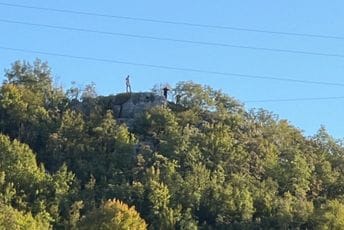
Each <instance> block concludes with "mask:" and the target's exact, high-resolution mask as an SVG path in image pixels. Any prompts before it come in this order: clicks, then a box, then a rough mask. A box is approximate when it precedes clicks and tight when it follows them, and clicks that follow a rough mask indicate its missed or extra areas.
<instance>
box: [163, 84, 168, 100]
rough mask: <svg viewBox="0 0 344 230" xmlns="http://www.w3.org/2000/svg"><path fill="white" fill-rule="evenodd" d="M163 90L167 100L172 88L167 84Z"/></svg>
mask: <svg viewBox="0 0 344 230" xmlns="http://www.w3.org/2000/svg"><path fill="white" fill-rule="evenodd" d="M162 90H163V91H164V97H165V100H167V94H168V91H169V90H170V89H169V88H168V86H165V87H164V88H163V89H162Z"/></svg>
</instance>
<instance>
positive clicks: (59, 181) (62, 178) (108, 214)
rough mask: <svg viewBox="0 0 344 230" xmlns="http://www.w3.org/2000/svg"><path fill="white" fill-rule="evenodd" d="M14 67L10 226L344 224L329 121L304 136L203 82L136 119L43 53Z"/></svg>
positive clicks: (0, 212) (343, 153)
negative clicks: (62, 83)
mask: <svg viewBox="0 0 344 230" xmlns="http://www.w3.org/2000/svg"><path fill="white" fill-rule="evenodd" d="M5 77H6V80H5V81H4V82H3V84H2V86H1V88H0V132H1V134H0V226H1V228H5V229H49V228H53V229H146V228H148V229H163V230H165V229H166V230H168V229H344V221H343V220H344V196H343V195H344V146H343V144H342V143H340V142H339V141H338V140H335V139H333V138H332V137H331V136H330V135H329V134H328V133H327V132H326V130H325V129H324V128H321V129H320V130H319V132H318V133H317V134H316V135H315V136H313V137H305V136H304V135H303V134H302V132H301V131H300V130H298V129H297V128H295V127H293V126H292V125H291V124H289V123H288V122H287V121H286V120H279V119H278V118H277V117H276V116H274V115H273V114H271V113H269V112H267V111H264V110H256V111H247V110H246V109H245V107H244V106H243V105H242V104H240V103H239V102H238V101H236V100H235V99H233V98H231V97H229V96H227V95H225V94H224V93H222V92H221V91H217V90H214V89H211V88H210V87H206V86H201V85H198V84H195V83H192V82H181V83H179V84H177V86H176V87H175V88H174V90H173V92H174V94H175V95H178V96H177V98H178V103H174V102H170V103H167V104H162V105H160V106H155V107H152V108H150V109H149V110H147V111H143V112H142V113H141V114H136V116H135V117H133V118H132V119H129V120H130V121H129V120H128V121H126V120H123V119H117V118H116V117H115V115H114V112H113V110H111V105H110V102H109V98H110V97H104V96H97V95H96V93H95V90H94V84H91V85H89V86H87V87H86V88H85V90H83V91H82V90H80V89H78V88H76V87H74V86H73V87H72V88H70V89H68V90H66V91H64V90H63V89H61V88H59V87H56V86H54V85H53V81H52V75H51V71H50V68H49V67H48V65H47V64H46V63H42V62H41V61H39V60H36V61H35V62H34V63H33V65H31V64H29V63H26V62H15V63H14V64H13V65H12V67H11V68H10V69H9V70H6V72H5ZM81 92H82V93H81ZM129 98H130V95H129V96H128V95H126V96H125V97H123V95H121V99H118V98H117V101H120V100H124V101H125V100H128V99H129Z"/></svg>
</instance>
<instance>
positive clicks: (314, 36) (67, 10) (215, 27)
mask: <svg viewBox="0 0 344 230" xmlns="http://www.w3.org/2000/svg"><path fill="white" fill-rule="evenodd" d="M0 5H2V6H7V7H15V8H23V9H33V10H40V11H48V12H57V13H67V14H74V15H84V16H95V17H103V18H112V19H122V20H131V21H142V22H150V23H160V24H170V25H179V26H188V27H198V28H207V29H220V30H233V31H245V32H254V33H264V34H274V35H285V36H297V37H309V38H322V39H337V40H344V36H339V35H326V34H312V33H297V32H286V31H274V30H265V29H253V28H246V27H236V26H224V25H211V24H200V23H191V22H183V21H171V20H162V19H154V18H142V17H133V16H123V15H114V14H105V13H95V12H87V11H78V10H70V9H58V8H50V7H39V6H32V5H24V4H14V3H6V2H0Z"/></svg>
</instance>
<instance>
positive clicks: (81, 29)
mask: <svg viewBox="0 0 344 230" xmlns="http://www.w3.org/2000/svg"><path fill="white" fill-rule="evenodd" d="M0 22H3V23H11V24H20V25H26V26H35V27H44V28H50V29H59V30H68V31H77V32H86V33H96V34H103V35H111V36H121V37H130V38H138V39H150V40H159V41H169V42H178V43H187V44H196V45H206V46H217V47H228V48H237V49H248V50H256V51H257V50H258V51H267V52H280V53H291V54H302V55H312V56H324V57H336V58H344V54H335V53H321V52H311V51H302V50H290V49H277V48H267V47H257V46H246V45H234V44H228V43H216V42H205V41H193V40H183V39H176V38H167V37H155V36H148V35H140V34H128V33H117V32H110V31H101V30H91V29H84V28H76V27H68V26H59V25H50V24H41V23H31V22H23V21H15V20H8V19H1V18H0Z"/></svg>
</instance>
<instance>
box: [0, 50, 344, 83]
mask: <svg viewBox="0 0 344 230" xmlns="http://www.w3.org/2000/svg"><path fill="white" fill-rule="evenodd" d="M0 49H2V50H8V51H14V52H22V53H31V54H39V55H47V56H55V57H63V58H71V59H78V60H86V61H95V62H104V63H112V64H123V65H131V66H141V67H146V68H154V69H166V70H174V71H182V72H193V73H201V74H209V75H217V76H223V77H237V78H246V79H260V80H272V81H281V82H292V83H302V84H313V85H327V86H338V87H344V83H339V82H325V81H311V80H300V79H295V78H286V77H277V76H263V75H251V74H241V73H231V72H219V71H212V70H203V69H195V68H185V67H177V66H167V65H157V64H146V63H138V62H131V61H121V60H115V59H107V58H96V57H89V56H78V55H71V54H63V53H55V52H46V51H39V50H30V49H20V48H12V47H6V46H0Z"/></svg>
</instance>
